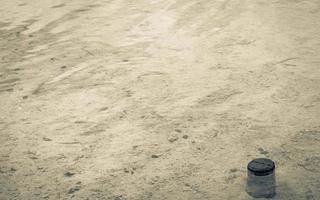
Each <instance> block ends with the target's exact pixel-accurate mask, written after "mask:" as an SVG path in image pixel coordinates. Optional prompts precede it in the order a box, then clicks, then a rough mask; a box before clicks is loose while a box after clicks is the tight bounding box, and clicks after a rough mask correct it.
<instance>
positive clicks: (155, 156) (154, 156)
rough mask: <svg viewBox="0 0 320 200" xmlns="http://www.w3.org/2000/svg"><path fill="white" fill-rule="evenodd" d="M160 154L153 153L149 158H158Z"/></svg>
mask: <svg viewBox="0 0 320 200" xmlns="http://www.w3.org/2000/svg"><path fill="white" fill-rule="evenodd" d="M159 157H160V156H158V155H155V154H153V155H152V156H151V158H159Z"/></svg>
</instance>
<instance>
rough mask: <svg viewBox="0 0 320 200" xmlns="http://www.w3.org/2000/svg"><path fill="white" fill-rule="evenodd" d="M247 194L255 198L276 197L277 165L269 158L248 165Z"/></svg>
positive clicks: (255, 160) (256, 160) (253, 161)
mask: <svg viewBox="0 0 320 200" xmlns="http://www.w3.org/2000/svg"><path fill="white" fill-rule="evenodd" d="M246 191H247V193H248V194H249V195H250V196H252V197H255V198H272V197H274V196H275V195H276V178H275V164H274V162H273V161H272V160H270V159H267V158H258V159H254V160H252V161H251V162H250V163H249V164H248V178H247V185H246Z"/></svg>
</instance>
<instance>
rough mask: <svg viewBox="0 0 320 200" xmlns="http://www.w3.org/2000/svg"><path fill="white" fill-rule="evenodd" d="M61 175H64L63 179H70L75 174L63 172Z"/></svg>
mask: <svg viewBox="0 0 320 200" xmlns="http://www.w3.org/2000/svg"><path fill="white" fill-rule="evenodd" d="M63 175H64V176H65V177H71V176H73V175H75V173H73V172H69V171H67V172H64V174H63Z"/></svg>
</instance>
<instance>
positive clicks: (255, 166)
mask: <svg viewBox="0 0 320 200" xmlns="http://www.w3.org/2000/svg"><path fill="white" fill-rule="evenodd" d="M274 169H275V164H274V162H273V161H272V160H270V159H267V158H258V159H254V160H252V161H251V162H250V163H249V164H248V170H249V172H251V173H253V174H254V175H256V176H266V175H269V174H272V173H273V171H274Z"/></svg>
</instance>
